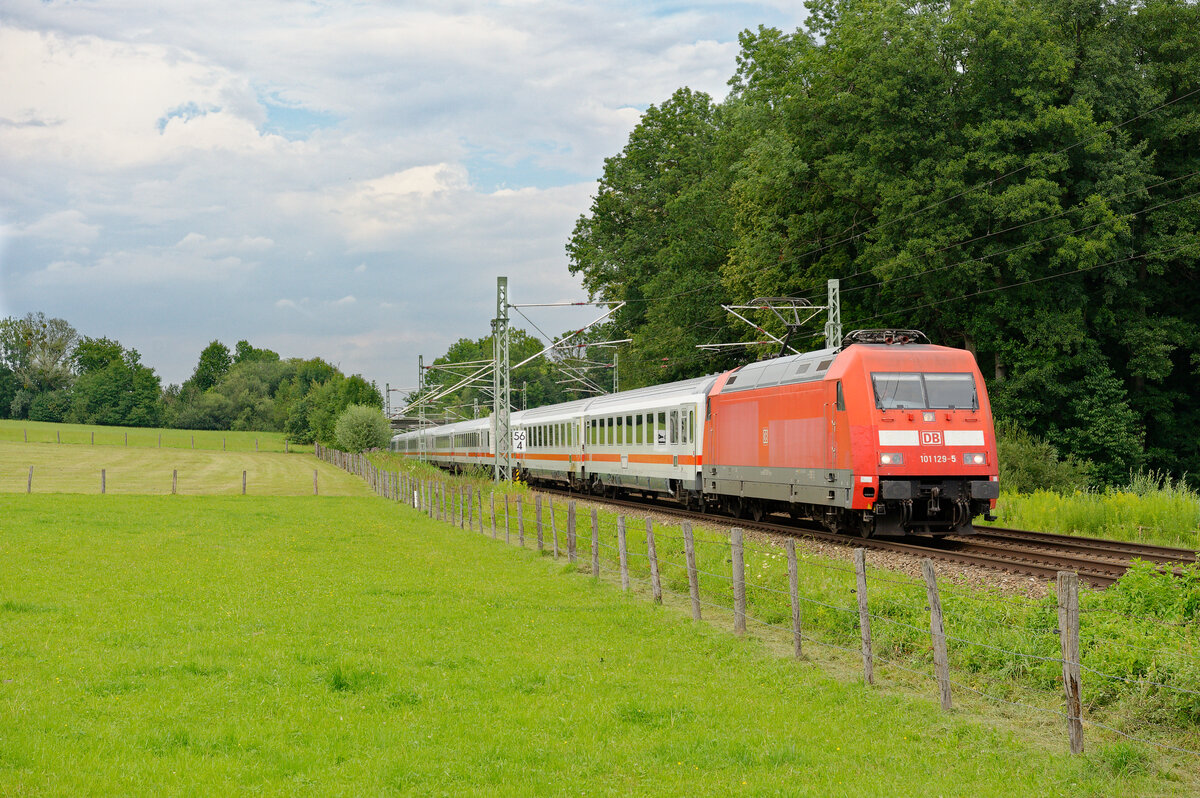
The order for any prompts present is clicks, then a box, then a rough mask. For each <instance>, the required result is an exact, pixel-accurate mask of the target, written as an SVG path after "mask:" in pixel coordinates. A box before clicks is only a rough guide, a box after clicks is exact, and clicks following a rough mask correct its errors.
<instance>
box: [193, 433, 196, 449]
mask: <svg viewBox="0 0 1200 798" xmlns="http://www.w3.org/2000/svg"><path fill="white" fill-rule="evenodd" d="M192 448H193V449H195V448H196V436H195V435H193V436H192Z"/></svg>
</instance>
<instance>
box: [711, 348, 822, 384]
mask: <svg viewBox="0 0 1200 798" xmlns="http://www.w3.org/2000/svg"><path fill="white" fill-rule="evenodd" d="M839 351H840V350H838V349H836V348H835V349H817V350H815V351H812V352H804V353H803V354H799V355H787V356H785V357H775V358H771V359H770V360H760V361H758V362H757V363H750V364H748V365H745V366H742V367H741V368H740V369H738V370H737V371H735V372H734V373H733V374H731V375H730V376H729V379H728V380H726V381H725V385H724V386H723V387H722V388H721V393H723V394H724V393H736V392H737V391H749V390H751V389H753V388H767V387H770V386H772V385H791V384H792V383H797V382H811V381H813V380H819V379H822V378H823V377H824V376H825V372H827V371H829V367H830V366H831V365H833V361H834V359H835V358H837V356H838V353H839Z"/></svg>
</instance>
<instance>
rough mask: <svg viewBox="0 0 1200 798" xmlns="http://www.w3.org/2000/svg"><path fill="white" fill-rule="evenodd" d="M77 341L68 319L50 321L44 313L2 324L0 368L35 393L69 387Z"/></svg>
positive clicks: (29, 315) (12, 318)
mask: <svg viewBox="0 0 1200 798" xmlns="http://www.w3.org/2000/svg"><path fill="white" fill-rule="evenodd" d="M78 339H79V333H77V332H76V331H75V328H74V327H72V326H71V325H70V324H69V323H67V321H66V320H65V319H57V318H53V319H48V318H46V314H45V313H41V312H38V313H27V314H26V315H25V317H24V318H21V319H18V318H15V317H9V318H6V319H4V320H3V321H0V365H3V366H4V367H6V368H8V369H9V370H10V371H12V372H13V374H14V375H15V376H16V378H17V379H18V380H19V381H20V383H21V386H22V387H23V388H26V389H28V390H30V391H33V392H35V393H37V392H40V391H53V390H57V389H60V388H66V387H69V386H70V384H71V376H72V375H71V369H70V356H71V352H72V350H73V348H74V346H75V342H76V341H77V340H78Z"/></svg>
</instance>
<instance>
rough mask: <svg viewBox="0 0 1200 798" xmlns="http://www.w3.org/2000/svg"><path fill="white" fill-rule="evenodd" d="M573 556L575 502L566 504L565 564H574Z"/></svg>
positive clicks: (574, 557)
mask: <svg viewBox="0 0 1200 798" xmlns="http://www.w3.org/2000/svg"><path fill="white" fill-rule="evenodd" d="M577 560H578V558H577V557H576V556H575V501H574V500H571V501H569V502H567V562H570V563H574V562H576V561H577Z"/></svg>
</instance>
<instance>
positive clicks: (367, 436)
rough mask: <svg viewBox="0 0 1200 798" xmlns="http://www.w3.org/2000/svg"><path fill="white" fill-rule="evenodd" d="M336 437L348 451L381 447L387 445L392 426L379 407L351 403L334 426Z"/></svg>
mask: <svg viewBox="0 0 1200 798" xmlns="http://www.w3.org/2000/svg"><path fill="white" fill-rule="evenodd" d="M333 435H334V439H335V440H337V443H338V446H339V447H341V448H342V449H343V450H345V451H347V452H361V451H362V450H363V449H380V448H383V447H384V446H386V445H387V442H388V438H389V437H390V436H391V428H390V427H389V426H388V422H387V419H386V418H384V417H383V413H381V412H379V408H377V407H371V406H369V405H350V406H348V407H347V408H346V409H345V410H343V411H342V413H341V415H340V416H338V419H337V423H336V424H334V427H333Z"/></svg>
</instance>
